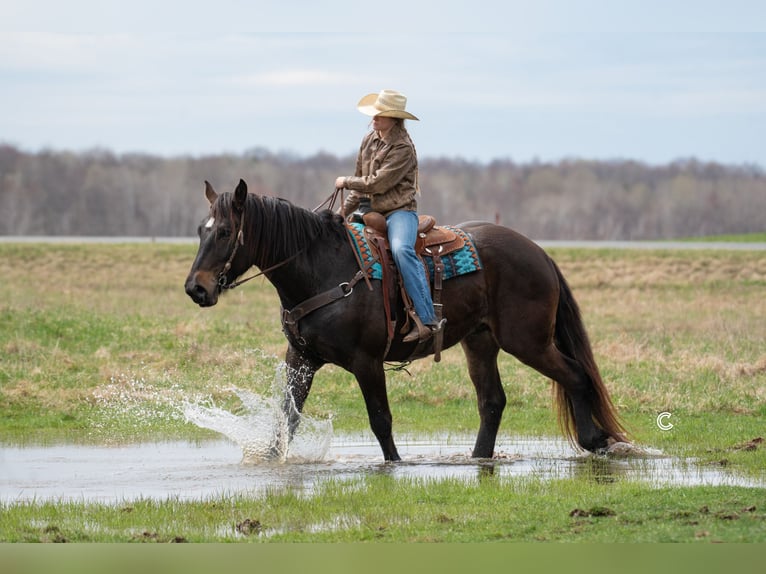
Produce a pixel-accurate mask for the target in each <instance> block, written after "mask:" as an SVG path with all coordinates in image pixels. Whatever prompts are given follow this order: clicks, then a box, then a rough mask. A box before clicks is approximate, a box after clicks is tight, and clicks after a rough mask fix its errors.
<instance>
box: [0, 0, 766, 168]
mask: <svg viewBox="0 0 766 574" xmlns="http://www.w3.org/2000/svg"><path fill="white" fill-rule="evenodd" d="M0 14H1V15H2V16H1V17H0V110H2V112H0V143H5V144H10V145H14V146H16V147H19V148H20V149H22V150H24V151H29V152H36V151H39V150H42V149H53V150H67V151H85V150H90V149H95V148H99V149H107V150H111V151H113V152H115V153H134V152H136V153H150V154H157V155H162V156H179V155H194V156H200V155H209V154H218V153H235V154H239V153H245V152H248V151H251V150H253V149H257V148H261V149H265V150H268V151H271V152H274V153H289V154H296V155H299V156H310V155H313V154H316V153H319V152H327V153H331V154H335V155H339V156H345V155H349V154H354V153H356V151H357V150H358V146H359V143H360V141H361V138H362V136H363V135H364V133H365V132H366V131H367V129H368V127H369V118H367V117H366V116H363V115H362V114H360V113H359V112H358V111H357V110H356V103H357V101H358V100H359V99H360V98H361V97H362V96H364V95H365V94H368V93H374V92H378V91H380V90H381V89H384V88H388V89H395V90H398V91H401V92H403V93H404V94H405V95H406V96H407V98H408V101H407V109H408V110H409V111H410V112H412V113H413V114H415V115H416V116H418V117H419V118H420V121H419V122H415V121H411V122H408V124H407V126H408V129H409V131H410V133H411V134H412V137H413V139H414V141H415V144H416V147H417V149H418V154H419V156H420V157H432V158H433V157H446V158H462V159H465V160H467V161H481V162H489V161H492V160H494V159H510V160H513V161H516V162H520V163H521V162H529V161H558V160H561V159H588V160H621V159H629V160H636V161H641V162H645V163H649V164H664V163H668V162H672V161H676V160H679V159H688V158H696V159H698V160H701V161H715V162H720V163H724V164H737V165H739V164H756V165H760V166H764V167H766V144H765V143H764V141H765V140H766V138H764V134H765V133H766V3H764V2H763V1H762V0H757V1H755V0H727V1H726V2H721V1H710V0H696V1H687V0H677V1H676V0H662V1H660V0H630V1H624V0H612V1H602V0H568V1H567V0H534V1H532V0H525V1H523V2H522V1H518V0H487V1H481V0H473V1H470V2H466V1H460V0H453V1H452V2H448V1H445V0H440V1H433V0H420V1H417V0H410V1H409V2H400V1H398V0H386V1H380V0H378V1H376V2H365V1H364V0H356V1H353V2H352V1H349V0H338V1H335V0H323V1H317V0H295V1H291V0H281V1H279V2H266V1H261V0H249V1H247V0H207V1H205V2H200V1H198V0H170V1H162V0H130V1H122V2H115V1H111V0H67V1H66V2H62V1H61V0H50V1H45V0H13V1H9V0H0Z"/></svg>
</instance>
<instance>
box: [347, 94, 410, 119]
mask: <svg viewBox="0 0 766 574" xmlns="http://www.w3.org/2000/svg"><path fill="white" fill-rule="evenodd" d="M406 105H407V97H406V96H405V95H404V94H402V93H400V92H396V91H394V90H381V92H380V93H379V94H367V95H366V96H364V97H363V98H362V99H361V100H359V103H358V104H357V105H356V107H357V109H358V110H359V111H360V112H362V113H363V114H365V115H367V116H384V117H388V118H404V119H407V120H417V119H418V118H416V117H415V116H413V115H412V114H411V113H410V112H406V111H404V107H405V106H406Z"/></svg>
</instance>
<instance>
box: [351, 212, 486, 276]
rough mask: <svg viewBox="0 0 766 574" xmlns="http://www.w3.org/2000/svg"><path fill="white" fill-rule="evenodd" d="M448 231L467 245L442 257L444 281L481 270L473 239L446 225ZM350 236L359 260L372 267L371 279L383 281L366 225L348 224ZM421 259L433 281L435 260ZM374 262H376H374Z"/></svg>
mask: <svg viewBox="0 0 766 574" xmlns="http://www.w3.org/2000/svg"><path fill="white" fill-rule="evenodd" d="M442 227H446V228H447V229H449V230H451V231H454V232H455V233H457V234H458V235H460V236H461V237H462V238H463V239H464V240H465V245H464V246H463V248H462V249H458V250H457V251H453V252H452V253H450V254H448V255H443V256H442V263H444V279H445V280H447V279H452V278H453V277H457V276H459V275H465V274H467V273H473V272H474V271H478V270H479V269H481V268H482V267H481V260H480V259H479V253H478V251H476V246H475V245H474V244H473V238H471V236H470V235H469V234H468V233H466V232H465V231H463V230H462V229H460V228H458V227H452V226H447V225H444V226H442ZM348 230H349V234H350V235H351V238H352V239H353V241H352V242H351V243H352V244H353V245H354V248H355V249H356V252H357V255H359V259H360V260H361V261H362V265H364V266H365V267H366V268H367V267H370V265H372V267H370V269H369V271H368V272H367V274H368V276H369V277H370V279H382V278H383V268H382V267H381V265H380V262H379V261H374V258H373V254H372V249H370V246H369V244H368V243H367V238H366V237H365V235H364V225H363V224H361V223H350V224H348ZM421 258H422V259H423V260H424V261H425V263H426V267H428V272H429V275H430V279H431V281H433V278H434V263H433V258H432V257H430V256H428V255H423V254H421ZM373 261H374V262H373Z"/></svg>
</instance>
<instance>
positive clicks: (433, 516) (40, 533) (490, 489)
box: [0, 474, 766, 542]
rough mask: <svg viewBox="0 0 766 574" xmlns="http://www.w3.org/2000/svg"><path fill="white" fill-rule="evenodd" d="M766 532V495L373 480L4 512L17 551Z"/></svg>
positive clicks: (710, 537)
mask: <svg viewBox="0 0 766 574" xmlns="http://www.w3.org/2000/svg"><path fill="white" fill-rule="evenodd" d="M679 492H680V493H681V494H682V495H679ZM765 524H766V491H764V490H763V489H746V488H735V487H704V488H702V487H698V488H686V489H669V488H667V489H652V488H650V487H649V486H647V485H641V484H634V483H625V482H623V483H614V484H611V485H608V486H605V485H604V484H601V483H597V482H595V481H589V480H587V479H580V480H559V481H550V482H542V481H537V480H534V479H515V480H507V479H495V478H494V477H493V476H492V475H487V476H483V477H479V478H477V480H476V481H475V482H473V483H468V484H467V483H466V482H464V481H462V480H449V479H447V480H440V481H430V480H415V479H394V478H392V477H388V476H385V475H374V474H372V475H370V476H369V477H367V478H365V479H364V480H359V481H338V482H326V483H323V484H322V485H321V487H320V490H319V492H318V493H316V495H315V496H312V497H304V496H301V495H299V494H297V493H294V492H291V491H289V490H288V491H281V492H275V493H271V494H268V495H265V496H262V497H258V498H248V497H241V496H232V497H219V498H214V499H209V500H205V501H198V502H182V501H178V500H166V501H153V500H138V501H131V502H126V503H125V504H121V505H104V504H92V503H82V502H66V503H49V502H44V503H30V504H16V505H12V506H9V507H6V508H2V515H1V516H0V533H2V534H3V536H4V540H5V541H7V542H235V541H240V542H245V541H246V542H364V541H367V542H491V541H494V542H503V541H505V542H540V541H566V542H595V541H598V542H619V541H631V542H694V541H707V542H715V541H727V542H752V541H763V540H764V534H763V532H764V525H765Z"/></svg>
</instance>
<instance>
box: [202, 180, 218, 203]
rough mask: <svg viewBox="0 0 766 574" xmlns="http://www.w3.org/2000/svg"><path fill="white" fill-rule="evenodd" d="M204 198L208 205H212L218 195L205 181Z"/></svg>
mask: <svg viewBox="0 0 766 574" xmlns="http://www.w3.org/2000/svg"><path fill="white" fill-rule="evenodd" d="M205 197H207V200H208V201H209V202H210V205H213V204H214V203H215V200H216V199H218V194H217V193H216V192H215V190H214V189H213V186H212V185H210V182H209V181H208V180H205Z"/></svg>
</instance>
